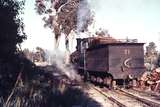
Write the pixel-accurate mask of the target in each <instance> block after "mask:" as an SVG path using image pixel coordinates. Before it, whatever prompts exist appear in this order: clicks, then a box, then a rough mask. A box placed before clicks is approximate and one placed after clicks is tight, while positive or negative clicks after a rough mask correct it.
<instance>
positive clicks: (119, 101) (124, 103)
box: [91, 86, 160, 107]
mask: <svg viewBox="0 0 160 107" xmlns="http://www.w3.org/2000/svg"><path fill="white" fill-rule="evenodd" d="M91 87H92V88H93V89H94V90H96V91H97V92H99V93H100V94H102V95H103V96H105V97H106V98H107V99H109V100H110V101H112V102H113V103H116V105H117V106H119V107H160V102H159V101H158V100H154V99H149V97H148V98H146V97H143V96H140V95H139V96H138V95H137V94H135V93H133V92H132V93H131V92H130V91H127V90H125V89H120V88H118V89H117V90H108V89H102V88H98V87H95V86H91Z"/></svg>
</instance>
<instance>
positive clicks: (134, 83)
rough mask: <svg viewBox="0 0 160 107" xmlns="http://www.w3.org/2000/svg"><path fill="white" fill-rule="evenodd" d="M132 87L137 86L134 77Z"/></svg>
mask: <svg viewBox="0 0 160 107" xmlns="http://www.w3.org/2000/svg"><path fill="white" fill-rule="evenodd" d="M132 87H137V80H136V79H133V80H132Z"/></svg>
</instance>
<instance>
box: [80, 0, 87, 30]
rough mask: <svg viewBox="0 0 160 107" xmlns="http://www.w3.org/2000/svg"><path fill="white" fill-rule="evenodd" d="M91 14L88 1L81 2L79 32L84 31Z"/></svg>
mask: <svg viewBox="0 0 160 107" xmlns="http://www.w3.org/2000/svg"><path fill="white" fill-rule="evenodd" d="M89 14H90V7H89V4H88V1H87V0H82V1H80V4H79V7H78V12H77V15H78V16H77V31H78V32H80V31H82V30H84V28H83V27H84V26H85V25H86V24H87V20H88V17H89V16H88V15H89Z"/></svg>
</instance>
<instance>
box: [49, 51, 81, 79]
mask: <svg viewBox="0 0 160 107" xmlns="http://www.w3.org/2000/svg"><path fill="white" fill-rule="evenodd" d="M66 55H69V54H68V53H63V52H61V51H59V50H56V51H54V52H48V54H47V56H48V61H49V62H48V63H50V64H51V65H56V67H57V68H59V69H60V72H61V73H62V74H65V75H67V76H68V78H70V79H71V80H77V81H80V76H79V75H78V74H77V72H76V70H75V69H74V67H73V66H72V65H71V64H66V59H68V58H67V56H66Z"/></svg>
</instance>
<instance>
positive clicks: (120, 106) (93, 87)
mask: <svg viewBox="0 0 160 107" xmlns="http://www.w3.org/2000/svg"><path fill="white" fill-rule="evenodd" d="M91 88H92V89H94V90H96V91H97V92H98V93H100V94H102V95H103V96H104V97H106V98H107V99H109V100H110V101H112V102H113V103H116V105H117V106H119V107H127V106H126V105H124V104H122V103H121V102H119V101H118V100H116V99H115V98H113V97H111V96H110V95H108V94H107V93H106V92H104V91H102V90H101V89H100V88H97V87H95V86H91Z"/></svg>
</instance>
